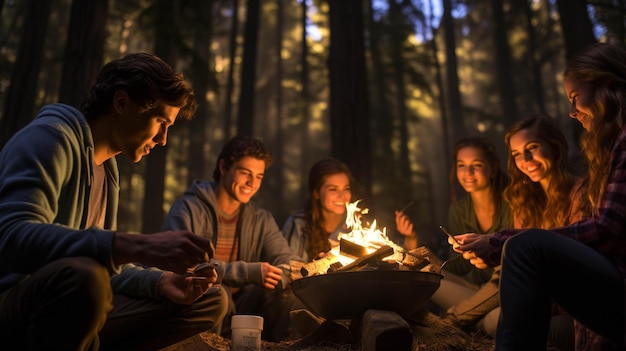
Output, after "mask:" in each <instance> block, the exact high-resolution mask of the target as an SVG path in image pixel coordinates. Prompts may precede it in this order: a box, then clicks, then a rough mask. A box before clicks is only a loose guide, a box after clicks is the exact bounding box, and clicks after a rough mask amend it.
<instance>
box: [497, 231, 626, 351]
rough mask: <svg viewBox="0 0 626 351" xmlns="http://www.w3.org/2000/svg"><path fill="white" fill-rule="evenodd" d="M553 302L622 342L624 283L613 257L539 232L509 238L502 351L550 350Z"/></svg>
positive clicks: (500, 330) (502, 301)
mask: <svg viewBox="0 0 626 351" xmlns="http://www.w3.org/2000/svg"><path fill="white" fill-rule="evenodd" d="M552 300H554V302H556V303H557V304H559V305H560V306H561V307H562V308H563V309H564V310H565V311H567V312H568V313H569V314H571V315H572V316H573V317H574V318H575V319H576V320H577V321H579V322H580V323H582V324H583V325H585V326H586V327H587V328H589V329H591V330H593V331H595V332H597V333H598V334H600V335H602V336H604V337H606V338H608V339H611V340H614V341H616V342H619V343H622V341H623V338H624V281H623V278H622V275H621V273H620V271H619V269H618V267H617V266H616V265H615V264H614V263H613V262H612V261H611V260H610V259H609V258H607V257H606V256H604V255H602V254H600V253H599V252H598V251H596V250H594V249H592V248H591V247H589V246H587V245H585V244H582V243H580V242H578V241H575V240H572V239H570V238H567V237H565V236H563V235H559V234H556V233H553V232H549V231H544V230H539V229H530V230H527V231H524V232H521V233H519V234H518V235H516V236H513V237H511V238H510V239H508V240H507V242H506V243H505V245H504V248H503V254H502V276H501V278H500V306H501V313H500V320H499V324H498V330H497V332H496V350H497V351H505V350H506V351H512V350H520V351H533V350H545V348H546V341H547V338H548V326H549V323H550V311H551V308H550V306H551V302H552Z"/></svg>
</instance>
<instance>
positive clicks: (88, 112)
mask: <svg viewBox="0 0 626 351" xmlns="http://www.w3.org/2000/svg"><path fill="white" fill-rule="evenodd" d="M118 90H123V91H125V92H126V93H127V94H128V96H129V97H130V98H131V99H132V100H133V101H134V102H135V103H137V104H138V105H139V106H141V107H143V108H145V109H152V108H154V107H156V106H158V105H159V104H160V103H165V104H167V105H170V106H175V107H180V112H179V113H178V117H180V118H182V119H184V120H189V119H191V118H192V117H193V115H194V114H195V113H196V109H197V103H196V100H195V97H194V93H193V89H192V88H191V86H190V85H189V83H187V82H186V81H185V78H184V76H183V74H182V73H178V72H174V71H173V70H172V67H171V66H170V65H168V64H167V63H165V61H163V60H161V59H160V58H159V57H157V56H155V55H152V54H148V53H136V54H129V55H126V56H125V57H123V58H121V59H118V60H114V61H111V62H109V63H107V64H106V65H104V66H103V67H102V69H101V70H100V73H98V76H97V77H96V80H95V82H94V83H93V85H92V86H91V88H90V89H89V91H88V92H87V94H86V95H85V98H84V99H83V102H82V104H81V107H80V108H81V111H82V112H83V114H84V115H85V118H87V119H94V118H97V117H98V116H101V115H103V114H106V113H108V112H109V109H110V108H111V107H112V102H113V96H114V95H115V92H116V91H118Z"/></svg>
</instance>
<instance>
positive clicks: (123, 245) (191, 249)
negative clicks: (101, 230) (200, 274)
mask: <svg viewBox="0 0 626 351" xmlns="http://www.w3.org/2000/svg"><path fill="white" fill-rule="evenodd" d="M213 255H214V249H213V246H212V245H211V242H210V241H209V239H207V238H205V237H202V236H200V235H196V234H194V233H191V232H188V231H184V230H181V231H175V232H161V233H155V234H149V235H144V234H128V233H115V236H114V238H113V262H115V264H122V263H128V262H138V263H142V264H144V265H147V266H150V267H157V268H161V269H163V270H166V271H172V272H174V273H178V274H181V275H182V274H184V273H185V272H187V269H188V268H190V267H194V266H196V265H197V264H198V263H201V262H206V261H208V260H209V258H212V257H213Z"/></svg>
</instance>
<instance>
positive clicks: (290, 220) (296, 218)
mask: <svg viewBox="0 0 626 351" xmlns="http://www.w3.org/2000/svg"><path fill="white" fill-rule="evenodd" d="M306 221H307V219H306V213H304V212H302V211H300V212H297V213H294V214H292V215H291V216H289V217H287V220H285V224H284V225H283V227H287V226H290V225H295V226H301V225H304V224H305V223H306Z"/></svg>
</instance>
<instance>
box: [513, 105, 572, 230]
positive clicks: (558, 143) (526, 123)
mask: <svg viewBox="0 0 626 351" xmlns="http://www.w3.org/2000/svg"><path fill="white" fill-rule="evenodd" d="M522 130H530V131H531V132H532V134H533V135H534V136H535V139H536V140H538V141H540V142H542V143H544V144H547V146H548V147H549V149H550V155H551V157H552V159H551V161H552V165H551V167H550V169H548V170H546V171H547V177H548V184H549V185H548V189H547V190H546V191H544V190H543V188H542V187H541V185H540V184H539V183H536V182H533V181H531V180H530V178H528V176H527V175H526V174H524V173H523V172H522V171H520V170H519V169H518V168H517V166H516V165H515V158H514V157H513V156H512V155H511V153H510V152H511V137H512V136H513V135H515V134H517V133H518V132H520V131H522ZM504 143H505V144H506V146H507V148H508V150H509V158H508V161H507V171H508V174H509V177H511V182H510V183H509V185H508V186H507V187H506V189H504V199H505V200H506V201H507V202H508V204H509V206H510V208H511V214H512V215H513V218H515V219H516V222H518V223H519V224H520V225H521V228H544V229H547V228H554V227H558V226H563V225H566V224H567V223H568V222H569V218H568V217H569V212H570V211H569V209H570V199H569V194H570V191H571V189H572V186H573V185H574V177H573V175H572V174H571V173H570V172H569V165H568V160H567V156H568V146H567V140H566V139H565V136H564V135H563V133H562V132H561V130H560V129H559V128H558V127H557V126H556V124H555V123H554V122H553V121H552V119H551V118H550V117H549V116H547V115H544V114H534V115H530V116H529V117H527V118H525V119H523V120H521V121H519V122H517V123H515V124H513V126H511V128H509V130H508V131H507V133H506V135H505V136H504Z"/></svg>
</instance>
